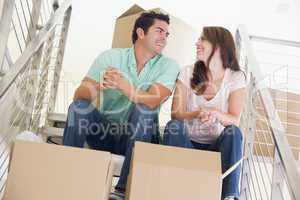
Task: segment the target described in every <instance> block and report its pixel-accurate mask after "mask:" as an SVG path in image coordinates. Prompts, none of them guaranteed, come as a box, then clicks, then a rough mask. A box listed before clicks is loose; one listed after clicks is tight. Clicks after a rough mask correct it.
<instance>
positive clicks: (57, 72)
mask: <svg viewBox="0 0 300 200" xmlns="http://www.w3.org/2000/svg"><path fill="white" fill-rule="evenodd" d="M71 12H72V8H71V7H70V8H69V9H68V11H67V13H66V16H65V17H64V21H63V25H62V26H63V28H62V29H63V30H62V33H61V39H60V42H59V45H58V46H59V51H58V53H57V63H56V65H55V69H54V77H53V81H52V85H51V89H50V99H49V104H48V111H47V113H51V112H53V111H54V108H55V101H56V97H57V90H58V86H59V79H60V74H61V69H62V61H63V57H64V52H65V47H66V39H67V36H68V30H69V25H70V17H71Z"/></svg>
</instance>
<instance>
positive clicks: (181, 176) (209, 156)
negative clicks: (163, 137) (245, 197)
mask: <svg viewBox="0 0 300 200" xmlns="http://www.w3.org/2000/svg"><path fill="white" fill-rule="evenodd" d="M221 189H222V172H221V155H220V153H217V152H211V151H200V150H193V149H186V148H178V147H170V146H163V145H154V144H149V143H142V142H136V143H135V148H134V151H133V157H132V163H131V170H130V175H129V180H128V184H127V194H126V199H127V200H141V199H142V200H166V199H172V200H183V199H188V200H199V199H209V200H220V199H221Z"/></svg>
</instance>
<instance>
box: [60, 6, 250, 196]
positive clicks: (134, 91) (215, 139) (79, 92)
mask: <svg viewBox="0 0 300 200" xmlns="http://www.w3.org/2000/svg"><path fill="white" fill-rule="evenodd" d="M169 23H170V22H169V16H168V15H165V14H162V13H155V12H145V13H142V14H141V15H140V17H139V18H138V19H137V20H136V21H135V25H134V28H133V31H132V42H133V47H132V48H127V49H111V50H108V51H105V52H103V53H102V54H100V55H99V56H98V57H97V58H96V60H95V61H94V63H93V64H92V66H91V67H90V69H89V71H88V73H87V75H86V77H85V78H84V79H83V81H82V82H81V85H80V86H79V87H78V88H77V89H76V91H75V95H74V101H73V103H72V104H71V105H70V107H69V110H68V118H67V123H66V126H65V130H64V138H63V144H64V145H67V146H75V147H83V146H84V144H85V143H87V144H88V145H89V147H90V148H92V149H96V150H102V151H109V152H112V153H114V154H119V155H124V156H125V160H124V164H123V167H122V170H121V175H120V179H119V182H118V184H117V186H116V188H115V190H116V192H115V193H114V194H112V197H111V198H115V199H118V198H117V197H118V196H122V193H123V194H124V192H125V188H126V183H127V176H128V173H129V166H130V160H131V153H132V148H133V146H134V142H135V141H143V142H152V143H160V142H161V143H163V144H165V145H172V146H179V147H185V148H193V149H202V150H210V151H219V152H221V158H222V171H223V172H225V171H226V170H227V169H228V168H230V167H231V166H232V165H233V164H234V163H235V162H237V161H238V160H239V159H240V158H241V157H242V138H243V136H242V133H241V131H240V129H239V128H238V125H239V120H240V116H241V112H242V109H243V104H244V103H243V102H244V99H245V86H246V83H245V82H246V81H245V76H244V74H243V72H242V71H241V70H240V67H239V64H238V62H237V58H236V51H235V46H234V41H233V38H232V35H231V34H230V32H229V31H228V30H226V29H224V28H221V27H205V28H203V32H202V34H201V36H200V38H199V40H198V41H197V43H196V47H197V61H196V63H195V64H194V65H193V66H190V67H184V68H183V69H182V70H181V71H180V70H179V66H178V64H177V63H176V62H175V61H173V60H171V59H170V58H167V57H165V56H163V55H162V54H161V52H162V50H163V49H164V47H165V46H166V43H167V38H168V35H169V32H168V26H169ZM179 71H180V72H179ZM173 89H175V93H174V98H173V104H172V120H171V121H170V122H168V124H167V126H166V128H165V132H164V135H163V140H162V141H161V140H160V139H159V137H160V134H159V125H158V113H159V109H160V106H161V104H162V103H163V102H164V101H165V100H166V99H167V98H168V97H169V96H170V95H171V94H172V91H173ZM239 178H240V167H238V168H236V169H235V170H234V171H233V172H232V173H231V174H230V175H229V176H227V177H226V178H225V179H224V181H223V189H222V199H226V200H230V199H238V198H239ZM113 196H114V197H113ZM120 199H122V198H120Z"/></svg>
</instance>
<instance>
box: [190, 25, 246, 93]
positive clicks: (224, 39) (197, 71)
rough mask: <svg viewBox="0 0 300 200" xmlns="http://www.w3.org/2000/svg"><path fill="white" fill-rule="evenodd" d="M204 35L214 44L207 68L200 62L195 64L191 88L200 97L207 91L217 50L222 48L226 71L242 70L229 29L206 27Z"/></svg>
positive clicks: (204, 37) (205, 38)
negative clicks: (209, 73) (228, 69)
mask: <svg viewBox="0 0 300 200" xmlns="http://www.w3.org/2000/svg"><path fill="white" fill-rule="evenodd" d="M202 34H203V35H202V37H203V39H204V40H207V41H209V42H210V43H211V44H212V52H211V54H210V56H209V58H208V60H207V66H206V65H205V63H204V62H203V61H200V60H198V61H197V62H196V63H195V64H194V71H193V76H192V78H191V88H192V89H193V90H195V91H196V93H197V94H198V95H200V94H203V92H204V91H205V90H206V87H207V86H206V83H207V81H208V75H207V74H208V66H209V63H210V61H211V58H212V56H213V55H214V53H215V51H216V49H217V48H220V54H221V59H222V63H223V67H224V68H225V69H226V68H230V69H231V70H233V71H239V70H240V66H239V64H238V60H237V56H236V48H235V44H234V40H233V37H232V35H231V33H230V32H229V31H228V30H227V29H225V28H223V27H213V26H210V27H204V28H203V33H202Z"/></svg>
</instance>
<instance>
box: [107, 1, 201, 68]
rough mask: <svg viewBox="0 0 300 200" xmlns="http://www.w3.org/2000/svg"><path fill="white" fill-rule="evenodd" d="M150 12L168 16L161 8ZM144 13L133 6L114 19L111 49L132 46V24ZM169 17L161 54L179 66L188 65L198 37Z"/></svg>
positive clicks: (184, 24)
mask: <svg viewBox="0 0 300 200" xmlns="http://www.w3.org/2000/svg"><path fill="white" fill-rule="evenodd" d="M151 10H152V11H155V12H162V13H166V14H169V13H167V12H166V11H164V10H163V9H161V8H155V9H151ZM144 11H146V10H145V9H143V8H141V7H140V6H138V5H136V4H135V5H133V6H132V7H131V8H129V9H128V10H127V11H126V12H124V13H123V14H121V15H120V16H119V17H118V18H117V19H116V23H115V30H114V34H113V42H112V48H129V47H131V46H132V45H133V44H132V40H131V35H132V29H133V26H134V22H135V20H136V19H137V18H138V17H139V16H140V15H141V13H142V12H144ZM169 16H170V26H169V32H170V35H169V37H168V42H167V46H166V47H165V49H164V50H163V54H164V55H166V56H168V57H170V58H173V59H175V60H176V61H177V62H178V63H179V65H180V66H184V65H190V64H191V63H194V61H195V58H196V50H195V42H196V40H197V39H198V37H199V36H200V35H198V33H197V31H196V30H195V29H194V28H193V27H192V26H190V25H189V24H187V23H186V22H184V21H182V20H180V19H178V18H176V17H174V16H173V15H169Z"/></svg>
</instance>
